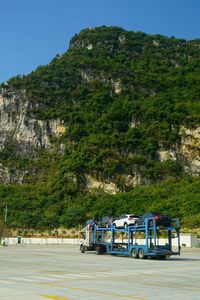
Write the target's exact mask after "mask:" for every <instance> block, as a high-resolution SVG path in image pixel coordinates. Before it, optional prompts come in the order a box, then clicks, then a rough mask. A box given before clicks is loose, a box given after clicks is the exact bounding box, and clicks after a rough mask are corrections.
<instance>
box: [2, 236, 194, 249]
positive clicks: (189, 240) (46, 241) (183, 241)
mask: <svg viewBox="0 0 200 300" xmlns="http://www.w3.org/2000/svg"><path fill="white" fill-rule="evenodd" d="M138 240H139V239H138ZM138 240H137V243H138V244H139V243H140V242H141V244H144V243H145V240H142V239H141V240H140V242H138ZM124 241H125V240H124ZM79 242H80V239H72V238H24V237H22V238H20V243H19V240H18V238H17V237H15V238H12V237H10V238H9V237H8V238H5V239H4V240H2V244H6V245H18V244H22V245H57V244H59V245H66V244H71V245H76V244H78V243H79ZM199 242H200V241H199ZM165 243H167V240H166V239H159V244H160V245H161V244H162V245H165ZM172 245H173V246H174V247H177V246H178V244H177V239H174V240H172ZM180 245H181V246H182V247H184V246H185V247H190V248H191V247H197V246H198V239H197V235H196V234H190V233H182V234H181V235H180Z"/></svg>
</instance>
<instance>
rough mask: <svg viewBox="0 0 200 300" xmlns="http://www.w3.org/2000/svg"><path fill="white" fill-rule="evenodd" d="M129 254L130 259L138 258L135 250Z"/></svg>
mask: <svg viewBox="0 0 200 300" xmlns="http://www.w3.org/2000/svg"><path fill="white" fill-rule="evenodd" d="M131 254H132V258H138V254H137V250H136V249H135V248H134V249H133V250H132V253H131Z"/></svg>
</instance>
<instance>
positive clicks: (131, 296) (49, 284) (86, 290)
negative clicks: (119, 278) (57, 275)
mask: <svg viewBox="0 0 200 300" xmlns="http://www.w3.org/2000/svg"><path fill="white" fill-rule="evenodd" d="M42 284H44V285H48V286H56V287H57V288H63V289H69V290H72V291H73V290H74V291H79V292H85V293H94V294H100V295H105V296H113V297H117V298H125V299H134V300H147V299H146V298H140V297H137V296H133V295H122V294H116V293H109V292H105V291H98V290H93V289H85V288H78V287H73V286H69V285H65V286H62V285H61V286H59V285H56V284H54V283H49V282H46V283H42ZM50 299H54V300H66V299H67V298H66V299H65V298H50Z"/></svg>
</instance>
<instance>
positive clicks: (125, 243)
mask: <svg viewBox="0 0 200 300" xmlns="http://www.w3.org/2000/svg"><path fill="white" fill-rule="evenodd" d="M82 235H83V240H82V241H81V243H80V251H81V252H82V253H84V252H85V251H95V252H96V254H113V255H120V256H131V257H133V258H140V259H144V258H160V259H165V258H166V257H169V256H171V255H180V249H181V247H180V225H179V221H178V219H173V220H172V222H171V225H170V226H169V225H168V226H164V225H162V226H157V224H156V222H155V221H154V220H153V218H146V219H145V223H144V224H143V225H134V226H128V227H127V228H115V227H113V226H111V227H109V228H104V227H102V228H99V227H98V226H97V225H93V226H90V225H88V226H86V227H84V228H83V229H82Z"/></svg>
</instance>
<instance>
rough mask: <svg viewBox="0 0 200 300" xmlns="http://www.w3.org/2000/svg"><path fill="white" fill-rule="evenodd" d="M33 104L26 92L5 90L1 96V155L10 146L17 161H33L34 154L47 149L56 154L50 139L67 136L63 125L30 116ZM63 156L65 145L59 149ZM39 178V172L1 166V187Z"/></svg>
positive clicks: (13, 166) (9, 165)
mask: <svg viewBox="0 0 200 300" xmlns="http://www.w3.org/2000/svg"><path fill="white" fill-rule="evenodd" d="M29 110H30V102H29V99H28V98H27V96H26V92H25V91H9V90H6V91H5V90H4V91H3V92H2V93H1V94H0V151H1V154H2V153H4V152H5V151H6V150H7V148H10V147H11V145H12V147H13V148H14V149H15V151H14V152H15V155H16V156H18V157H22V156H23V157H28V158H29V159H32V158H33V157H34V153H35V152H36V151H37V150H39V149H41V148H45V149H47V150H49V151H54V150H55V149H54V148H53V146H52V144H51V142H50V139H51V138H52V137H55V136H59V135H61V134H63V133H64V132H65V126H64V124H63V122H62V121H60V120H59V119H57V120H45V121H44V120H40V119H38V118H34V116H32V115H30V113H29ZM56 150H59V151H60V152H62V151H63V145H62V144H61V145H60V148H59V149H56ZM30 172H31V177H32V178H34V177H35V178H36V177H37V176H38V174H37V170H34V168H32V169H31V171H30V170H29V169H28V168H26V167H23V168H19V167H17V166H16V165H15V164H6V165H4V164H3V163H0V183H6V184H7V183H20V184H22V183H24V182H26V177H27V176H29V173H30Z"/></svg>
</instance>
